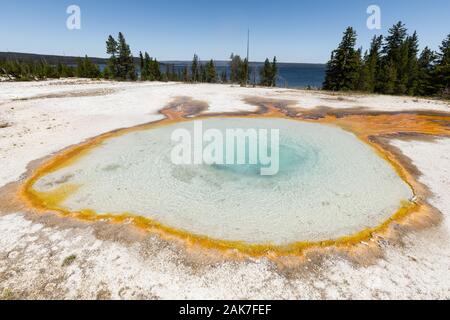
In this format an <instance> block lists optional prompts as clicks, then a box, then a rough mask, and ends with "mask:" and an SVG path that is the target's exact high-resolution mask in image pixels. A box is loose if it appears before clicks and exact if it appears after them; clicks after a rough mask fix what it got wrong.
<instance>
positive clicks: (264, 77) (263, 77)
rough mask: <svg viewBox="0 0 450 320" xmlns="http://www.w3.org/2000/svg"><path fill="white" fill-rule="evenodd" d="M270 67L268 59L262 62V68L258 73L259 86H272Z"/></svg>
mask: <svg viewBox="0 0 450 320" xmlns="http://www.w3.org/2000/svg"><path fill="white" fill-rule="evenodd" d="M271 78H272V65H271V64H270V61H269V58H266V60H265V61H264V66H263V68H262V69H261V72H260V85H262V86H266V87H270V86H271V84H272V80H271Z"/></svg>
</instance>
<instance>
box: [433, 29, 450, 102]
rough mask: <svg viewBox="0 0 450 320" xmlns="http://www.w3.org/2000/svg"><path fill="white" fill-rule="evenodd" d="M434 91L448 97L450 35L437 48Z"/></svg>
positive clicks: (449, 87)
mask: <svg viewBox="0 0 450 320" xmlns="http://www.w3.org/2000/svg"><path fill="white" fill-rule="evenodd" d="M436 89H437V92H438V93H439V94H441V95H443V96H445V97H450V34H449V35H448V36H447V38H446V39H445V40H444V41H442V44H441V46H440V47H439V52H438V55H437V64H436Z"/></svg>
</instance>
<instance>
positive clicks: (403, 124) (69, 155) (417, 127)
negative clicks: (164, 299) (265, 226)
mask: <svg viewBox="0 0 450 320" xmlns="http://www.w3.org/2000/svg"><path fill="white" fill-rule="evenodd" d="M244 101H245V102H246V103H248V104H251V105H254V106H256V107H257V109H256V110H255V111H245V112H233V113H220V114H205V111H207V110H208V105H207V103H206V102H203V101H199V100H193V99H192V98H189V97H179V98H176V99H174V100H173V101H172V102H171V103H169V104H168V105H167V107H166V108H164V109H162V110H161V111H160V113H161V114H163V115H164V116H165V119H163V120H160V121H157V122H152V123H149V124H144V125H140V126H136V127H132V128H126V129H119V130H115V131H112V132H109V133H106V134H103V135H100V136H98V137H95V138H92V139H90V140H89V141H87V142H85V143H82V144H80V145H76V146H73V147H70V148H68V149H66V150H64V151H62V152H60V153H59V154H57V155H56V156H54V157H51V158H50V159H46V160H45V161H43V164H42V165H40V166H39V167H37V168H35V169H30V170H29V172H28V174H27V178H26V180H25V182H24V183H23V184H20V186H17V185H16V187H15V190H14V191H15V194H14V195H15V196H18V199H20V201H17V202H12V203H13V205H12V206H13V207H15V208H16V210H17V206H19V204H20V206H21V207H22V208H23V207H26V208H28V209H32V210H35V211H37V212H41V213H48V212H56V213H58V214H59V215H60V216H62V217H71V218H76V219H80V220H82V221H85V222H89V223H98V222H99V221H101V222H104V221H108V222H110V223H112V225H123V224H124V223H125V224H127V225H132V226H135V227H137V228H138V229H139V230H145V231H148V232H151V233H153V234H156V235H159V236H160V237H161V239H164V240H168V241H171V242H176V243H180V244H182V245H183V246H184V247H185V248H186V249H187V251H192V252H194V253H193V255H195V252H200V251H207V252H218V253H220V255H221V256H223V257H233V258H246V257H266V258H269V259H272V260H274V261H277V263H279V264H281V265H283V266H292V265H296V264H298V261H299V258H300V260H302V261H309V260H311V261H312V260H317V259H319V258H318V257H320V256H322V254H323V253H324V252H328V253H333V254H337V255H345V257H346V258H348V259H350V260H354V261H355V262H357V263H370V262H371V261H372V260H374V259H377V258H379V257H380V256H382V254H383V250H382V248H383V246H384V245H385V244H386V243H388V242H397V241H398V240H399V239H400V238H401V235H402V234H403V233H405V232H408V231H410V230H419V229H421V228H425V227H429V226H433V225H437V224H438V223H439V221H440V219H441V215H440V213H439V212H438V211H437V210H436V209H435V208H433V207H432V206H431V205H430V204H429V202H428V199H429V198H430V196H431V193H430V191H429V189H428V188H427V187H426V186H425V185H423V184H421V183H420V182H419V181H418V177H419V176H420V171H419V170H418V168H416V167H415V166H414V165H413V163H412V162H411V160H410V159H408V158H407V157H405V156H404V155H403V154H402V153H401V151H400V150H399V149H397V148H395V147H393V146H391V145H390V144H389V141H390V140H392V139H408V140H419V139H420V140H424V139H425V140H433V139H436V137H449V136H450V126H449V124H450V114H447V113H444V112H426V111H421V110H418V111H408V112H382V111H369V110H365V109H363V108H348V109H332V108H326V107H319V108H315V109H303V108H300V107H297V106H296V104H295V103H294V102H293V101H289V100H274V99H265V98H259V97H248V98H246V99H245V100H244ZM213 117H254V118H286V119H293V120H299V121H305V122H313V123H321V124H331V125H335V126H338V127H340V128H342V129H344V130H347V131H349V132H352V133H353V134H355V135H356V136H357V137H358V138H359V139H360V140H362V141H363V142H365V143H366V144H368V145H369V146H371V147H372V148H373V149H374V151H375V152H376V153H377V154H378V155H379V156H381V157H382V158H384V159H385V160H386V161H387V162H389V163H390V164H391V165H392V167H393V168H394V169H395V171H396V172H397V173H398V175H399V176H400V177H401V178H402V179H403V180H404V181H405V182H406V183H407V184H408V185H409V186H410V187H411V188H412V190H413V191H414V194H415V199H414V201H410V202H405V203H403V205H402V207H401V208H400V209H399V210H398V212H395V213H393V215H392V217H390V218H389V219H388V220H387V221H385V222H384V223H382V224H381V225H380V226H378V227H375V228H370V229H365V230H362V231H361V232H359V233H357V234H353V235H349V236H346V237H342V238H339V239H332V240H326V241H321V242H299V243H293V244H291V245H286V246H276V245H270V244H261V245H258V244H247V243H243V242H233V241H222V240H218V239H211V238H208V237H204V236H200V235H194V234H190V233H188V232H185V231H182V230H177V229H174V228H171V227H169V226H165V225H162V224H160V223H158V222H156V221H152V220H151V219H148V218H144V217H141V216H136V215H132V214H129V213H124V214H122V215H113V214H107V215H101V216H99V215H97V214H96V213H95V212H93V211H91V210H84V211H80V212H70V211H67V210H65V209H63V208H60V207H59V206H58V204H59V203H60V202H61V199H64V198H65V197H67V196H68V195H70V194H71V193H72V192H73V190H74V189H76V186H70V188H69V187H65V188H62V189H57V190H56V192H54V194H48V193H46V194H43V193H39V192H37V191H36V190H34V189H33V185H34V183H35V182H36V181H37V180H38V179H40V178H41V177H43V176H44V175H46V174H48V173H50V172H54V171H56V170H58V169H60V168H62V167H66V166H68V165H70V164H71V163H73V162H74V161H77V160H78V159H79V158H80V157H83V156H84V155H85V154H86V153H88V152H89V151H91V150H92V149H93V148H95V147H96V146H98V145H99V144H100V143H102V142H103V141H104V140H106V139H108V138H111V137H115V136H119V135H123V134H126V133H129V132H133V131H138V130H144V129H151V128H156V127H159V126H164V125H168V124H172V123H176V122H181V121H190V120H192V118H196V119H206V118H213ZM68 179H69V177H68ZM2 194H3V195H5V194H9V195H11V190H0V198H1V197H2ZM0 200H1V199H0ZM0 209H1V207H0ZM199 250H200V251H199Z"/></svg>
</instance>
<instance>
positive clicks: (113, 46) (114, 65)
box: [106, 35, 119, 78]
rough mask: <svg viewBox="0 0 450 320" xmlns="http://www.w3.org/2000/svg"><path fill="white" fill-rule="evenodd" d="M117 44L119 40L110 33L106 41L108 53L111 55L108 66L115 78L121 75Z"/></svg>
mask: <svg viewBox="0 0 450 320" xmlns="http://www.w3.org/2000/svg"><path fill="white" fill-rule="evenodd" d="M117 46H118V45H117V41H116V40H115V39H114V38H113V37H112V36H111V35H110V36H109V37H108V40H107V41H106V53H107V54H109V55H110V58H109V60H108V66H109V69H110V71H111V73H112V77H113V78H117V77H118V76H119V68H118V61H117Z"/></svg>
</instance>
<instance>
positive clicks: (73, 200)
mask: <svg viewBox="0 0 450 320" xmlns="http://www.w3.org/2000/svg"><path fill="white" fill-rule="evenodd" d="M193 122H194V121H193V120H192V121H191V120H188V121H180V122H169V123H161V124H157V125H155V126H149V127H144V128H140V129H136V130H131V131H124V132H122V133H121V132H120V131H119V132H118V133H117V134H114V135H112V136H110V137H107V138H105V139H103V140H102V141H101V142H99V143H95V144H92V145H89V146H87V147H86V148H85V149H83V148H81V149H79V150H78V151H77V152H76V153H75V154H72V155H70V156H68V157H66V158H65V159H64V160H63V161H58V162H57V164H55V165H54V166H51V165H50V166H48V167H47V169H45V170H43V171H42V172H40V173H39V174H38V176H37V177H35V179H34V180H33V181H32V184H31V185H30V186H29V188H28V190H27V193H28V194H29V196H30V197H32V198H33V199H34V202H39V203H40V205H41V206H44V207H47V208H48V209H54V210H60V211H64V212H86V211H88V212H91V213H94V214H95V215H97V216H99V217H101V216H102V215H108V216H111V215H112V216H114V215H117V216H119V215H120V216H123V215H129V216H130V217H136V216H138V217H142V218H144V219H147V220H148V221H152V222H155V223H157V224H158V225H161V226H164V227H165V228H166V229H170V230H177V232H181V233H184V234H190V235H193V236H200V237H205V238H210V239H214V240H220V241H230V242H242V243H247V244H271V245H276V246H285V245H289V244H295V243H299V242H320V241H326V240H333V239H339V238H342V237H346V236H351V235H355V234H357V233H359V232H362V231H363V230H366V229H368V228H375V227H377V226H379V225H381V224H383V223H384V222H385V221H386V220H387V219H389V218H390V217H391V216H393V215H394V214H395V213H396V212H397V211H398V210H400V209H401V208H402V206H405V204H407V203H408V201H409V199H412V198H413V196H414V195H413V191H412V189H411V187H410V186H409V185H408V184H407V183H406V182H405V181H403V180H402V179H401V178H400V177H399V175H398V174H397V173H396V171H395V170H394V168H393V167H392V166H391V164H390V163H389V162H387V161H386V160H385V159H383V158H382V157H381V156H379V155H378V154H377V152H375V150H374V149H373V148H372V147H370V146H369V145H367V144H366V143H364V142H362V141H361V140H359V139H358V138H357V137H356V136H355V135H354V134H352V133H350V132H347V131H345V130H343V129H341V128H339V127H337V126H333V125H328V124H318V123H308V122H303V121H298V120H290V119H282V118H246V117H223V118H220V117H219V118H205V119H203V120H202V123H203V127H204V129H208V128H214V129H216V130H221V131H225V130H226V129H227V128H242V129H250V128H255V129H267V130H271V129H279V141H280V143H279V171H278V173H277V174H276V175H272V176H263V175H261V174H260V171H261V170H260V169H261V167H263V165H262V164H260V163H257V164H240V165H238V164H235V165H227V164H224V165H217V164H212V165H207V164H200V165H176V164H174V163H173V161H171V152H172V150H173V148H174V141H172V140H171V135H172V133H173V132H174V130H175V129H180V128H184V129H187V130H192V128H193Z"/></svg>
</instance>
